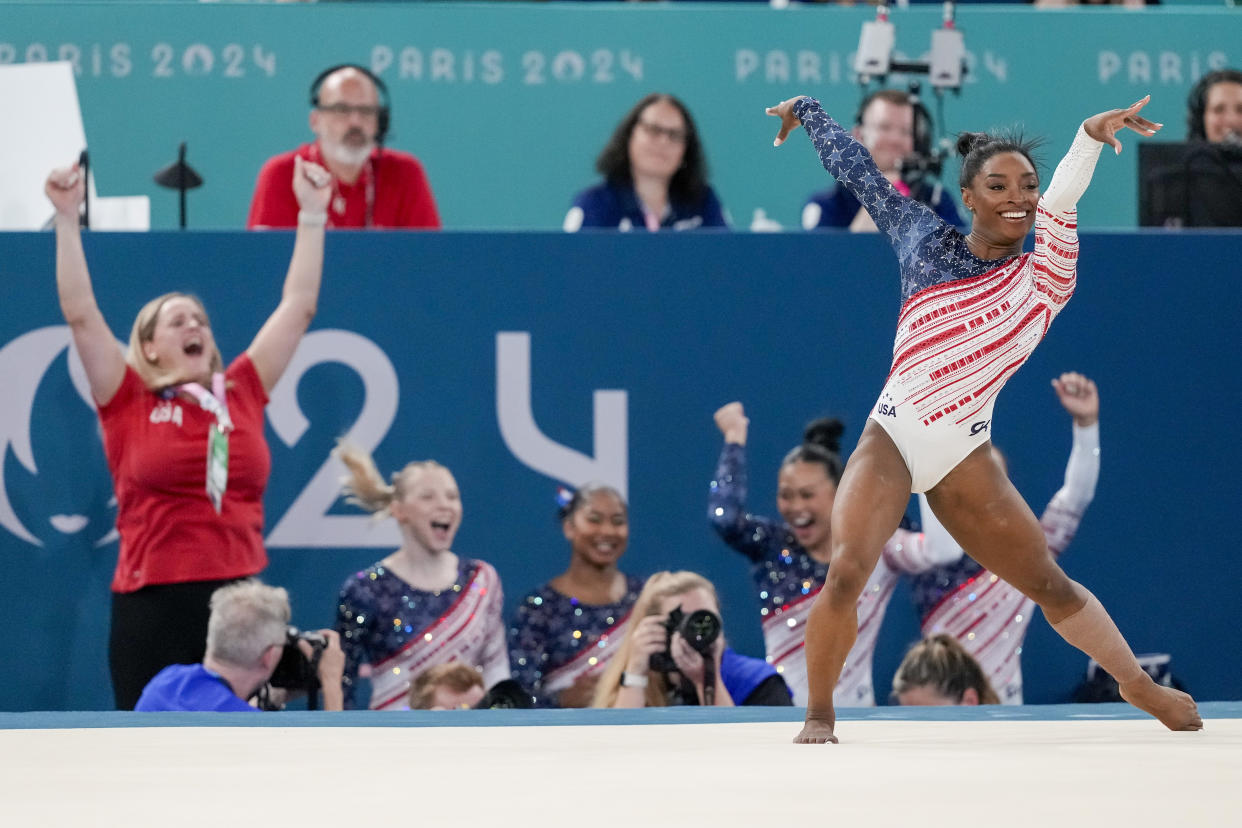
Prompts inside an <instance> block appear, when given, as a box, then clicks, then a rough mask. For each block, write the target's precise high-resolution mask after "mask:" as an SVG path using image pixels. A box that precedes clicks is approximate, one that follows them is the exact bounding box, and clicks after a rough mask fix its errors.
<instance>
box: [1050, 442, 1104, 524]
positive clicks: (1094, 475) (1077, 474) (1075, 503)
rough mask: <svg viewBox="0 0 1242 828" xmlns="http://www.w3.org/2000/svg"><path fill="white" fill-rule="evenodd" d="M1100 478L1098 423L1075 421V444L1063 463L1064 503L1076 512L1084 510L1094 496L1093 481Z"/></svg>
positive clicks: (1094, 482) (1062, 488)
mask: <svg viewBox="0 0 1242 828" xmlns="http://www.w3.org/2000/svg"><path fill="white" fill-rule="evenodd" d="M1099 479H1100V424H1099V423H1098V422H1095V423H1092V424H1091V425H1089V426H1080V425H1077V424H1075V425H1074V447H1073V448H1072V449H1070V456H1069V462H1068V463H1066V465H1065V485H1064V486H1062V487H1061V491H1060V492H1058V494H1062V493H1064V495H1065V505H1066V506H1068V507H1069V508H1071V509H1073V510H1074V511H1076V512H1078V513H1080V514H1081V513H1082V512H1084V511H1086V509H1087V506H1088V505H1090V503H1091V501H1092V500H1093V499H1094V498H1095V484H1096V483H1097V482H1098V481H1099Z"/></svg>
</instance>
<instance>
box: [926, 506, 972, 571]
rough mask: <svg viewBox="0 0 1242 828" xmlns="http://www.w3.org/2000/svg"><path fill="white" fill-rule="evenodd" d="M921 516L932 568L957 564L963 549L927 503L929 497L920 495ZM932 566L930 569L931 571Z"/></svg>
mask: <svg viewBox="0 0 1242 828" xmlns="http://www.w3.org/2000/svg"><path fill="white" fill-rule="evenodd" d="M919 514H920V519H921V520H922V522H923V535H924V536H925V537H926V538H927V558H928V560H929V561H930V562H931V566H946V565H948V564H951V563H957V561H958V559H960V558H961V557H962V547H960V546H958V544H957V541H955V540H953V536H952V535H950V534H949V530H948V529H945V528H944V525H943V524H941V522H940V521H939V519H937V517H936V515H935V513H934V512H932V510H931V504H929V503H928V502H927V495H924V494H919ZM931 566H929V567H928V568H929V569H930V568H931Z"/></svg>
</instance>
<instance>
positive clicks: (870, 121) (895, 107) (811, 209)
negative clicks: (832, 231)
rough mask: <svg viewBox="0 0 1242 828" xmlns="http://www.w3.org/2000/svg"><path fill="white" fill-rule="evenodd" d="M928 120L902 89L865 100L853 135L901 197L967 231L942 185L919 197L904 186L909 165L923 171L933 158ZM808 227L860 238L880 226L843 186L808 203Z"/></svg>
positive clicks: (924, 190)
mask: <svg viewBox="0 0 1242 828" xmlns="http://www.w3.org/2000/svg"><path fill="white" fill-rule="evenodd" d="M920 119H922V120H923V122H922V123H920ZM926 119H927V114H926V111H925V110H924V111H922V112H918V113H916V112H915V100H914V98H913V97H912V96H911V95H910V93H908V92H904V91H902V90H900V89H879V90H876V91H875V92H872V93H871V94H869V95H867V96H866V97H865V98H863V100H862V103H861V104H860V105H859V107H858V113H857V115H855V117H854V121H855V124H854V130H853V135H854V137H855V138H856V139H858V141H859V143H861V144H862V145H863V146H864V147H866V148H867V151H868V152H869V153H871V157H872V158H874V159H875V163H876V166H877V167H879V168H880V172H882V173H884V177H885V178H887V179H888V180H889V181H891V182H892V183H893V186H895V187H896V188H897V190H898V192H900V193H901V194H902V195H905V196H910V197H913V198H916V199H918V200H919V201H922V202H923V203H924V204H927V205H928V206H929V207H931V208H932V209H933V210H935V211H936V214H937V215H938V216H940V217H941V218H942V219H944V220H945V221H947V222H949V224H953V225H956V226H958V227H961V226H962V217H961V215H960V214H959V213H958V211H957V205H956V204H954V203H953V198H952V197H951V196H950V195H949V194H948V192H946V191H945V190H944V189H942V188H941V187H940V186H939V182H936V186H934V187H931V188H928V187H921V186H920V187H916V189H917V190H918V191H917V192H912V190H911V186H910V183H907V181H905V180H903V176H902V165H903V162H905V163H907V164H910V165H911V166H912V168H913V170H914V171H918V170H919V166H920V165H919V163H918V162H919V161H921V160H922V161H925V160H926V159H927V157H928V155H929V147H927V146H926V144H927V143H928V138H929V136H928V135H927V133H928V132H929V131H930V123H928V122H927V120H926ZM920 133H921V134H920ZM920 177H922V176H920ZM802 227H803V229H806V230H815V229H818V228H824V227H838V228H842V229H845V228H848V229H849V230H852V231H854V232H856V233H857V232H870V233H874V232H875V230H876V227H875V222H874V221H872V220H871V216H869V215H868V214H867V211H866V210H864V209H863V208H862V204H861V203H860V202H859V201H858V199H856V198H854V196H853V195H851V194H850V192H849V191H848V190H847V189H846V188H844V187H840V186H833V187H830V188H829V189H827V190H822V191H820V192H817V193H815V194H814V195H812V196H811V197H810V198H809V199H807V202H806V204H805V205H804V206H803V208H802Z"/></svg>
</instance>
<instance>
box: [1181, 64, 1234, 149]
mask: <svg viewBox="0 0 1242 828" xmlns="http://www.w3.org/2000/svg"><path fill="white" fill-rule="evenodd" d="M1186 139H1187V140H1188V141H1210V142H1213V143H1222V142H1229V143H1232V144H1242V72H1239V71H1238V70H1237V69H1217V70H1215V71H1212V72H1208V73H1207V74H1206V75H1204V76H1203V77H1202V78H1200V79H1199V82H1198V83H1196V84H1195V85H1194V87H1192V88H1191V90H1190V95H1189V97H1188V99H1187V101H1186Z"/></svg>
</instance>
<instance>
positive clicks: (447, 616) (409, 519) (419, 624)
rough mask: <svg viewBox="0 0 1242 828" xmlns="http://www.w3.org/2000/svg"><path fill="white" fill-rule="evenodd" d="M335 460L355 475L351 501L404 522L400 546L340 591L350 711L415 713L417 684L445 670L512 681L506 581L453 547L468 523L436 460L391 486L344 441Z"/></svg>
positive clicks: (350, 481)
mask: <svg viewBox="0 0 1242 828" xmlns="http://www.w3.org/2000/svg"><path fill="white" fill-rule="evenodd" d="M334 455H335V456H336V458H337V459H339V460H340V461H341V463H342V464H344V466H345V468H346V470H347V471H348V475H347V476H346V477H345V478H344V479H343V480H342V491H343V492H344V494H345V496H346V500H347V501H348V502H349V503H353V504H355V505H357V506H360V507H361V508H363V509H365V510H367V511H368V512H371V513H372V514H373V515H374V516H375V518H376V519H377V520H383V519H389V518H391V519H392V520H395V521H396V522H397V527H398V528H399V529H400V531H401V546H400V547H398V548H397V549H396V550H394V551H393V552H392V553H391V554H390V555H388V556H387V557H385V558H384V559H383V560H380V561H378V562H376V563H375V564H373V565H372V566H370V567H368V568H367V569H365V570H363V571H361V572H357V573H355V574H353V575H351V576H350V577H349V578H347V579H346V580H345V583H344V585H343V586H342V587H341V595H340V600H339V601H338V612H337V620H336V630H337V632H339V633H340V636H341V648H342V649H343V650H344V651H345V680H344V682H343V684H344V689H345V705H346V707H361V706H363V705H364V704H365V703H366V702H365V699H363V698H362V694H361V693H360V692H359V691H360V689H361V681H360V680H361V679H365V678H370V685H371V694H370V702H369V707H370V708H371V709H372V710H398V709H403V708H406V707H408V706H409V695H410V685H411V683H412V682H413V681H414V679H416V678H417V677H418V676H419V675H420V674H421V673H423V672H425V671H426V670H427V669H429V668H431V667H434V666H435V665H437V664H445V663H448V662H451V661H458V662H462V663H464V664H468V665H470V666H472V667H475V668H477V669H478V670H479V672H481V673H482V674H483V680H484V683H485V684H486V685H487V686H488V687H491V686H492V685H494V684H495V683H496V682H498V681H501V680H503V679H507V678H508V677H509V654H508V650H507V649H506V646H505V628H504V621H503V618H502V605H503V603H504V597H503V593H502V591H501V585H500V576H499V575H497V574H496V570H495V569H494V568H493V567H492V566H491V565H490V564H488V563H486V562H484V561H480V560H475V559H471V558H464V557H461V556H459V555H457V554H456V553H455V552H453V550H452V546H453V539H454V537H455V536H456V535H457V530H458V528H459V527H460V526H461V517H462V505H461V493H460V491H459V490H458V488H457V481H456V480H455V479H454V478H453V474H452V472H450V471H449V470H448V469H447V468H445V467H444V466H442V465H440V464H439V463H437V462H436V461H434V460H421V461H416V462H412V463H407V464H406V465H405V467H404V468H402V469H401V470H400V471H398V472H395V473H394V474H393V475H392V477H391V478H390V480H387V481H386V480H385V479H384V476H383V474H381V473H380V470H379V468H378V467H377V466H376V465H375V461H374V460H373V459H372V458H371V456H370V455H369V454H367V453H366V452H365V451H362V450H361V449H359V448H358V447H356V446H353V445H350V444H348V443H344V442H342V443H341V444H340V445H338V446H337V449H336V451H335V452H334Z"/></svg>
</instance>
